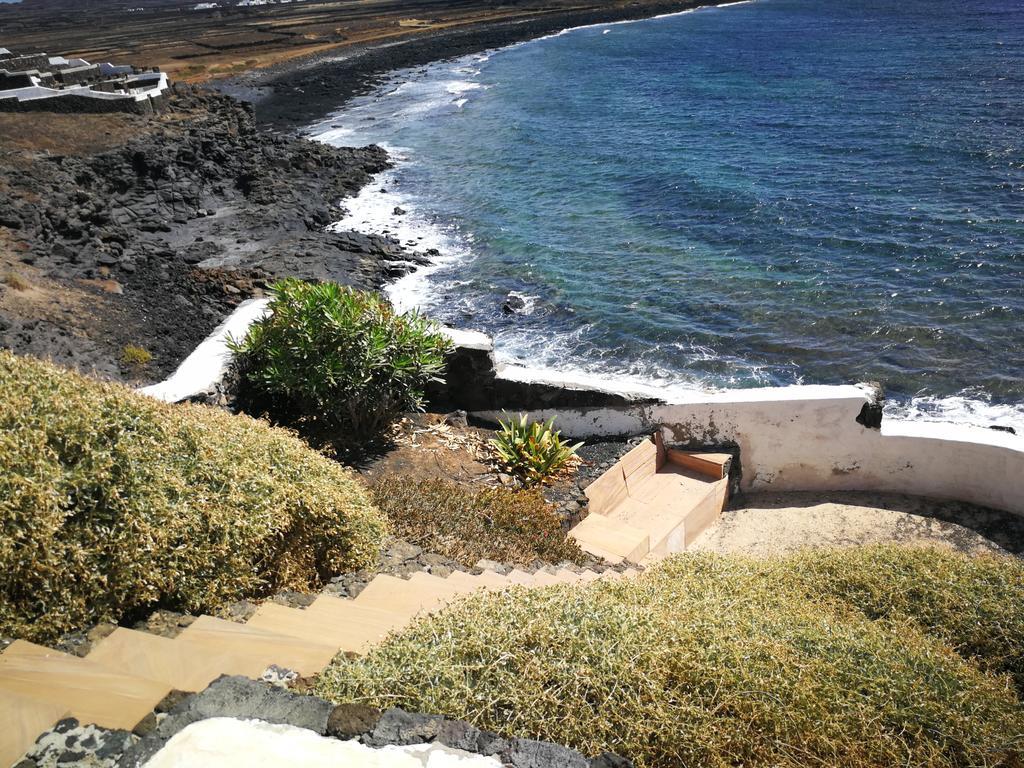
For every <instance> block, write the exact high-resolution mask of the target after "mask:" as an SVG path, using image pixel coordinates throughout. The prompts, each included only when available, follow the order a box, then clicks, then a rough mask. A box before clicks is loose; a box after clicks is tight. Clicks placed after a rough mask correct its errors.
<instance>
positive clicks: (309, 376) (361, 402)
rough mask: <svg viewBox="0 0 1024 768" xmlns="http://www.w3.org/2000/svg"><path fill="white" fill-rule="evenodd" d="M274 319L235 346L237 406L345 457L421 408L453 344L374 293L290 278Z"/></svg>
mask: <svg viewBox="0 0 1024 768" xmlns="http://www.w3.org/2000/svg"><path fill="white" fill-rule="evenodd" d="M272 294H273V297H272V299H271V304H270V310H271V311H270V314H268V315H267V316H266V317H265V318H264V319H262V320H260V321H259V322H257V323H255V324H253V325H252V326H251V327H250V329H249V331H248V333H247V335H246V336H245V338H244V339H242V340H240V341H235V342H232V349H233V351H234V353H235V355H236V359H237V361H238V368H239V371H240V372H241V375H242V379H243V382H244V384H245V386H244V387H243V393H242V394H243V400H248V401H250V402H251V403H253V404H255V405H256V406H257V407H258V408H265V409H266V410H267V411H268V412H269V413H270V415H271V416H273V417H274V418H275V419H278V420H279V421H282V422H284V423H289V424H293V425H294V426H296V427H297V428H299V429H300V430H301V431H302V432H303V433H304V434H305V435H307V436H308V437H310V438H311V439H313V440H314V441H316V442H323V443H332V444H333V445H334V446H335V447H336V448H337V449H338V450H339V451H340V452H341V453H342V454H344V453H348V452H352V451H353V450H354V451H358V449H359V448H360V447H362V446H365V445H366V444H368V443H371V442H372V441H374V440H375V439H377V438H379V437H380V436H382V435H383V434H384V432H385V430H386V429H387V428H388V427H389V426H390V425H391V424H392V423H394V421H395V420H396V419H397V418H398V417H399V416H400V415H401V414H403V413H406V412H409V411H416V410H422V408H423V403H424V390H425V387H426V385H427V384H428V383H429V382H431V381H441V380H442V379H441V376H442V374H443V373H444V369H445V357H446V355H447V354H448V353H449V352H450V351H451V348H452V345H451V342H450V341H449V340H448V338H447V337H446V336H444V335H443V334H442V333H440V332H439V327H438V326H437V324H436V323H434V322H432V321H430V320H427V319H426V318H425V317H423V316H422V315H419V314H418V313H416V312H409V313H406V314H398V313H396V312H395V311H394V309H393V308H392V307H391V305H390V304H389V303H388V301H387V299H385V298H383V297H382V296H380V295H379V294H377V293H372V292H366V291H359V290H356V289H353V288H349V287H346V286H341V285H337V284H336V283H307V282H304V281H302V280H296V279H287V280H282V281H280V282H278V283H276V284H275V285H274V286H273V288H272Z"/></svg>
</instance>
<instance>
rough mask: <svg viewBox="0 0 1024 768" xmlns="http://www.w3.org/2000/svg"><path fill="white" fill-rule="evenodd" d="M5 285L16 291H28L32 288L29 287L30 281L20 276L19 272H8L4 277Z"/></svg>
mask: <svg viewBox="0 0 1024 768" xmlns="http://www.w3.org/2000/svg"><path fill="white" fill-rule="evenodd" d="M4 284H5V285H7V286H8V287H9V288H13V289H14V290H16V291H27V290H28V289H29V288H31V287H32V286H31V285H29V282H28V280H26V279H25V278H24V277H22V276H21V275H19V274H18V273H17V272H8V273H7V274H6V275H4Z"/></svg>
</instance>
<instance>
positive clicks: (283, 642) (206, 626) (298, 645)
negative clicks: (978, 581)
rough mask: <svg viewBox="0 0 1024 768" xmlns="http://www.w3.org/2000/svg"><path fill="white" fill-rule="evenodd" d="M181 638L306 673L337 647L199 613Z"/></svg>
mask: <svg viewBox="0 0 1024 768" xmlns="http://www.w3.org/2000/svg"><path fill="white" fill-rule="evenodd" d="M178 638H179V639H182V640H186V641H187V642H189V643H196V644H200V645H203V646H205V647H206V648H209V649H210V651H211V652H225V651H226V652H229V653H230V654H231V655H232V656H235V657H238V658H243V659H246V660H247V661H252V662H254V663H257V664H259V663H262V664H263V668H264V669H265V668H266V667H268V666H270V665H271V664H276V665H277V666H279V667H284V668H285V669H292V670H295V671H296V672H298V673H299V674H300V675H302V676H303V677H306V676H309V675H313V674H316V673H318V672H320V671H321V670H322V669H323V668H324V667H326V666H327V664H328V663H330V661H331V659H333V658H334V656H335V655H336V653H337V650H338V649H337V648H335V647H334V646H332V645H329V644H326V643H318V642H313V641H311V640H302V639H300V638H297V637H290V636H288V635H282V634H280V633H278V632H268V631H267V630H264V629H259V628H258V627H253V626H249V625H248V624H236V623H235V622H233V621H225V620H224V619H217V618H214V617H213V616H200V617H199V618H198V619H196V620H195V621H193V622H192V623H191V624H189V625H188V626H187V627H185V629H184V630H182V632H181V634H180V635H178Z"/></svg>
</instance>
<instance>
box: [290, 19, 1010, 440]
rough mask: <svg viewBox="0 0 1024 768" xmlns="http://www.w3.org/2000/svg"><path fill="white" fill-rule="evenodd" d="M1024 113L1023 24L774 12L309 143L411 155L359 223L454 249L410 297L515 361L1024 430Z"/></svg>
mask: <svg viewBox="0 0 1024 768" xmlns="http://www.w3.org/2000/svg"><path fill="white" fill-rule="evenodd" d="M1022 94H1024V4H1022V3H1020V2H1019V0H975V1H972V2H963V1H961V0H902V1H901V2H898V3H897V2H891V1H890V2H883V1H882V0H845V1H844V2H838V1H836V0H824V1H822V0H757V1H756V2H748V3H736V4H732V5H728V6H720V7H716V8H706V9H700V10H696V11H692V12H687V13H681V14H675V15H670V16H665V17H661V18H656V19H648V20H643V21H637V22H624V23H617V24H599V25H594V26H591V27H584V28H578V29H574V30H567V31H565V32H563V33H560V34H558V35H551V36H548V37H545V38H541V39H538V40H533V41H530V42H527V43H521V44H517V45H513V46H510V47H508V48H503V49H499V50H495V51H489V52H486V53H482V54H478V55H473V56H468V57H464V58H460V59H457V60H453V61H448V62H439V63H436V64H433V65H429V66H425V67H418V68H414V69H410V70H403V71H399V72H395V73H393V74H392V76H390V77H389V78H388V79H387V81H386V82H384V83H383V84H382V85H381V86H380V87H379V88H377V89H376V90H375V91H374V92H372V93H370V94H368V95H366V96H363V97H360V98H357V99H356V100H354V101H351V102H349V103H348V104H347V105H345V106H344V108H343V109H341V110H340V111H339V112H338V113H336V114H334V115H332V116H331V117H330V118H329V119H328V120H325V121H323V122H321V123H318V124H317V125H315V126H312V127H311V128H310V129H309V132H310V134H311V135H314V136H317V137H318V138H320V139H321V140H323V141H327V142H330V143H333V144H338V145H353V144H366V143H378V144H381V145H382V146H384V147H386V148H387V149H388V150H389V151H390V152H392V154H393V155H394V157H395V158H396V160H397V166H396V168H395V169H394V170H393V171H389V172H388V173H386V174H384V175H383V176H382V177H381V178H379V179H378V180H377V183H375V184H372V185H370V186H369V187H367V188H366V189H365V190H364V191H363V193H362V194H360V195H359V197H357V198H355V199H353V200H350V201H347V203H346V205H347V207H348V208H349V215H348V216H347V217H346V219H345V220H344V221H343V222H341V223H340V226H343V227H352V228H355V229H361V230H363V231H374V232H388V233H389V234H392V235H394V236H396V237H398V238H400V239H401V241H402V242H403V243H407V244H410V245H413V246H415V247H419V248H423V249H426V248H437V249H438V250H439V251H440V253H441V254H442V255H441V257H440V258H439V259H438V260H437V263H436V264H435V265H434V266H433V267H431V268H428V269H425V270H421V271H419V272H417V273H415V274H413V275H411V276H409V277H407V278H404V279H402V280H400V281H399V282H398V283H396V284H395V285H393V286H392V287H391V288H390V293H391V296H392V299H393V301H395V303H396V304H397V305H399V306H400V307H401V308H403V309H407V308H411V307H414V306H415V307H420V308H423V309H424V310H425V311H427V312H428V313H429V314H431V315H432V316H434V317H437V318H438V319H440V320H442V321H444V322H446V323H449V324H451V325H454V326H457V327H463V328H473V329H478V330H482V331H485V332H487V333H488V334H490V335H491V336H493V337H494V339H495V345H496V354H497V356H498V358H499V360H501V361H503V362H508V363H515V364H520V365H525V366H527V367H530V368H536V369H543V370H546V371H554V372H569V373H571V374H573V375H575V376H577V377H578V376H579V375H580V374H583V375H586V376H590V377H595V378H600V379H604V380H606V381H610V382H615V381H620V382H643V383H646V384H649V385H654V386H658V387H663V388H665V389H666V393H667V394H670V396H671V394H672V393H674V394H677V395H678V394H679V393H681V392H682V391H684V390H693V389H700V390H707V389H719V388H730V387H760V386H773V385H786V384H796V383H808V384H839V383H854V382H858V381H878V382H880V383H882V384H883V386H884V388H885V390H886V393H887V395H888V397H889V401H890V402H889V406H888V408H889V412H890V414H892V415H894V416H898V417H904V418H917V419H931V420H952V421H967V422H973V423H980V424H1004V425H1013V426H1017V427H1018V428H1019V429H1020V430H1022V431H1024V104H1022V101H1021V97H1022ZM396 208H397V209H401V210H402V211H404V213H400V214H396V213H395V209H396ZM510 310H512V311H510Z"/></svg>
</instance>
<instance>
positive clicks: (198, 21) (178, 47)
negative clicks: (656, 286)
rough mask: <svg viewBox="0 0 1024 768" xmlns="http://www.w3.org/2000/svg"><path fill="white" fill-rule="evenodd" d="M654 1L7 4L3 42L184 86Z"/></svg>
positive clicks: (2, 10)
mask: <svg viewBox="0 0 1024 768" xmlns="http://www.w3.org/2000/svg"><path fill="white" fill-rule="evenodd" d="M648 2H649V0H639V2H632V3H626V2H622V1H621V0H553V2H541V1H540V0H523V1H522V2H506V3H490V2H483V1H482V0H444V2H438V1H436V0H434V1H431V0H410V1H403V2H396V1H393V0H358V2H356V1H353V0H346V1H342V2H337V1H334V0H327V1H324V0H306V1H305V2H292V3H288V4H280V5H260V6H252V7H237V6H235V5H234V3H233V2H231V3H230V5H229V4H228V3H225V2H222V3H221V4H220V5H221V6H223V7H219V8H214V9H209V10H195V9H194V7H195V5H196V2H195V0H188V1H187V2H180V1H179V0H139V1H138V2H136V1H135V0H132V2H130V3H127V2H118V1H117V0H112V1H111V2H104V3H102V4H100V3H96V2H90V1H89V0H85V2H80V1H79V0H23V2H21V3H18V4H15V5H8V4H3V3H0V40H2V41H3V45H4V46H5V47H7V48H10V49H11V50H13V51H19V52H30V51H31V52H35V51H47V52H48V53H51V54H62V55H75V56H82V57H84V58H86V59H89V60H90V61H107V60H111V61H115V62H131V63H135V64H138V65H145V66H159V67H160V68H162V69H164V70H165V71H167V72H169V73H170V74H171V75H172V76H173V77H174V78H175V79H183V80H189V81H202V80H207V79H210V78H215V77H223V76H226V75H231V74H238V73H241V72H245V71H248V70H252V69H256V68H264V67H268V66H273V65H276V64H280V63H282V62H286V61H289V60H291V59H294V58H296V57H300V56H308V55H311V54H322V53H326V52H330V51H333V50H337V49H341V48H344V47H346V46H354V45H365V44H368V43H381V42H388V41H392V40H400V39H407V38H410V37H416V36H423V35H430V34H434V33H437V32H439V31H444V30H451V29H462V28H468V27H472V26H474V25H479V24H481V23H488V22H494V21H509V20H522V19H536V18H539V17H543V16H546V15H553V14H563V13H566V12H577V11H587V10H593V9H607V8H617V7H627V6H643V5H645V4H648ZM140 6H141V9H140V8H139V7H140Z"/></svg>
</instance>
